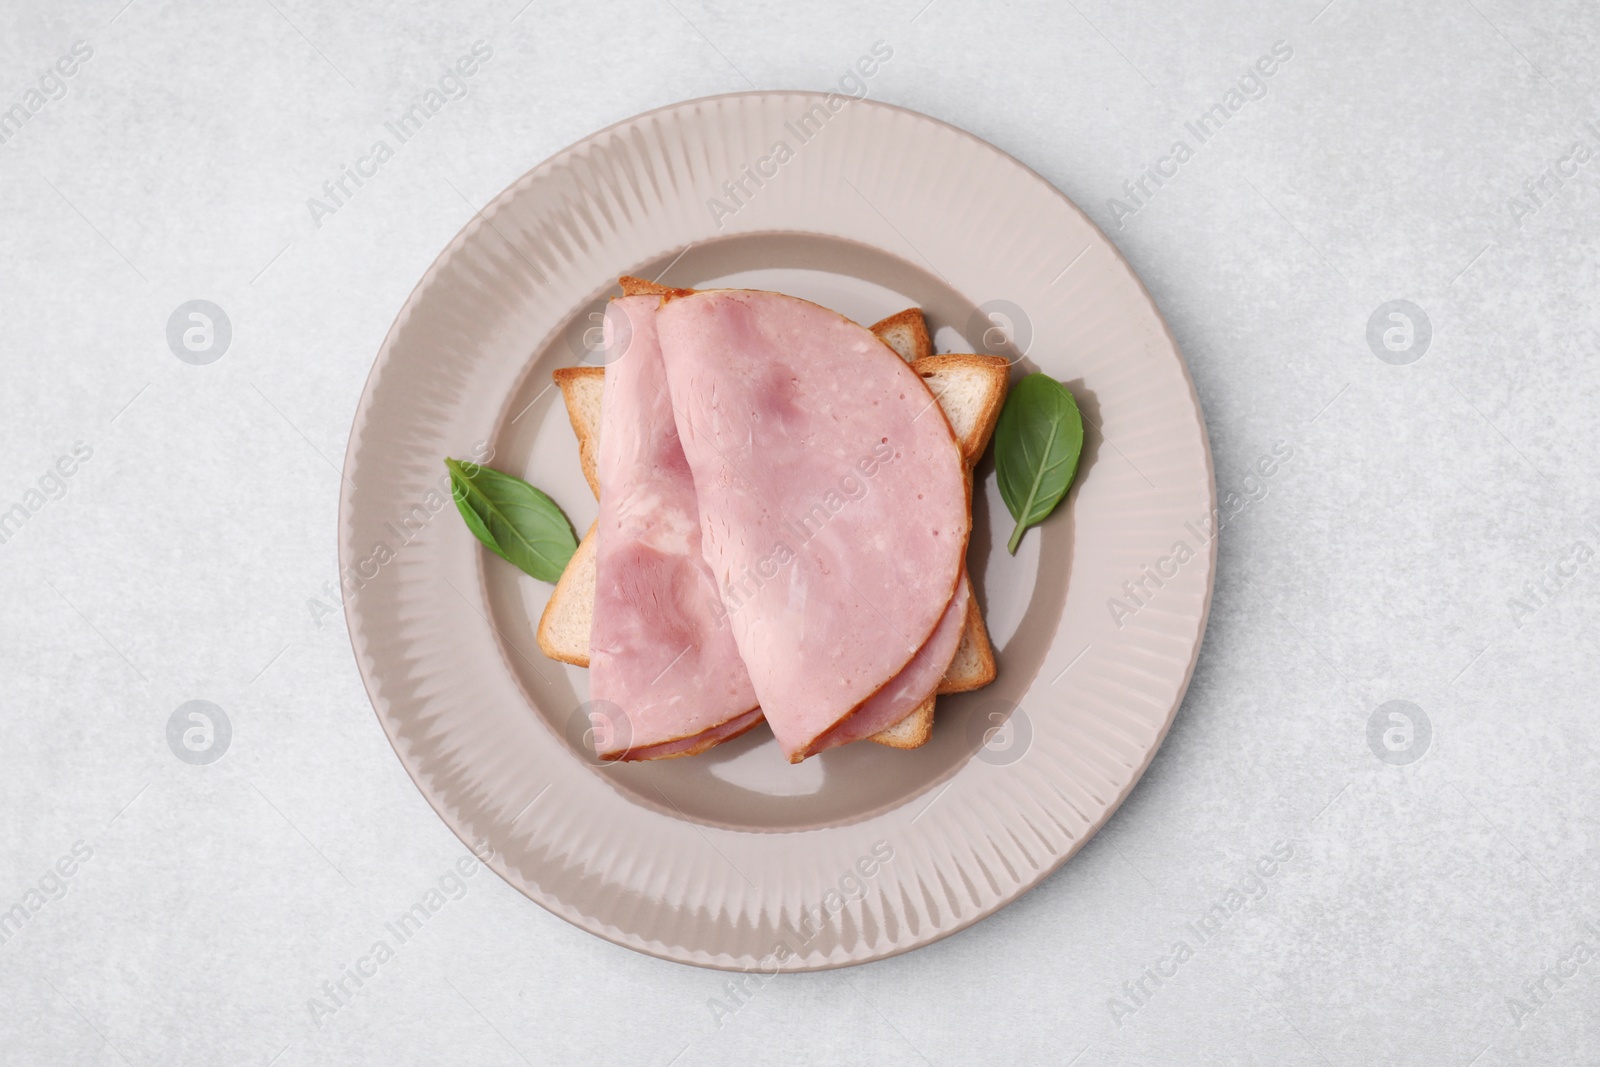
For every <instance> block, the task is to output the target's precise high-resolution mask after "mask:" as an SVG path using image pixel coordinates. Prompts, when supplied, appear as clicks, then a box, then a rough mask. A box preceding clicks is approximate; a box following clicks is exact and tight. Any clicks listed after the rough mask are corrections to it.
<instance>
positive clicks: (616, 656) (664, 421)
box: [589, 296, 760, 760]
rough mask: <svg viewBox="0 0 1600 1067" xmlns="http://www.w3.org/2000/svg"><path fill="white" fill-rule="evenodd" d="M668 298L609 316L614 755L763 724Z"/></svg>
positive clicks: (600, 549)
mask: <svg viewBox="0 0 1600 1067" xmlns="http://www.w3.org/2000/svg"><path fill="white" fill-rule="evenodd" d="M657 302H658V301H657V298H656V297H653V296H636V297H624V298H622V299H620V300H614V301H612V303H611V305H610V307H609V308H608V309H607V311H606V320H605V343H606V349H607V352H606V358H607V364H606V372H605V386H604V390H603V393H602V399H601V402H600V455H599V462H598V468H597V469H598V475H599V477H598V481H599V483H600V518H599V520H598V523H597V526H596V529H595V538H596V540H595V602H594V623H593V627H592V629H591V631H590V635H589V694H590V697H591V699H593V700H595V701H608V702H610V703H611V704H613V705H615V706H616V707H617V708H618V709H620V710H621V713H622V716H623V721H622V722H620V723H614V724H612V728H611V729H609V730H606V731H601V732H597V734H596V746H597V750H598V754H599V755H600V756H601V757H602V758H604V759H624V760H630V759H658V758H662V757H665V756H673V755H687V754H689V753H690V752H691V751H702V750H703V748H706V747H710V745H712V744H715V743H717V742H718V741H721V740H726V739H727V738H728V737H732V736H735V735H737V734H739V733H742V732H743V731H744V730H746V729H748V728H749V727H750V726H753V725H754V724H755V723H756V722H757V721H759V719H760V711H759V710H757V709H756V696H755V690H754V688H753V687H752V686H751V682H750V676H749V674H748V673H747V672H746V671H745V667H744V663H743V661H742V660H741V659H740V658H739V650H738V648H737V646H736V645H735V643H734V639H733V633H732V630H731V629H730V627H729V625H728V621H727V619H726V617H725V613H724V612H723V611H722V608H721V600H720V598H719V596H718V592H717V583H716V581H715V580H714V579H713V577H712V573H711V569H710V568H709V567H708V566H707V565H706V561H705V557H704V554H703V553H702V551H701V544H700V520H699V512H698V508H697V504H696V498H695V487H694V481H693V478H692V476H691V474H690V471H689V466H688V464H687V462H686V461H685V459H684V453H683V448H682V447H681V445H680V444H679V443H678V429H677V422H676V420H675V419H674V417H673V412H672V403H671V399H670V396H669V394H668V392H667V383H666V369H665V367H664V365H663V363H662V359H661V347H660V345H659V343H658V342H657V339H656V304H657ZM602 734H603V736H601V735H602Z"/></svg>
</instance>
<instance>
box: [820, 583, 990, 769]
mask: <svg viewBox="0 0 1600 1067" xmlns="http://www.w3.org/2000/svg"><path fill="white" fill-rule="evenodd" d="M969 591H970V586H968V585H967V583H966V582H960V583H958V584H957V586H956V595H955V596H953V597H951V598H950V604H949V606H947V607H946V608H945V609H944V614H943V615H942V616H940V617H939V625H938V626H936V627H934V630H933V634H932V636H930V637H929V638H928V640H927V641H926V642H924V643H923V646H922V647H921V648H919V649H918V650H917V654H916V655H915V656H912V657H911V662H910V663H908V664H906V666H905V669H904V670H902V671H901V672H900V673H899V674H897V675H895V676H894V678H893V679H892V680H891V681H890V682H889V684H888V685H886V686H884V687H883V688H882V689H880V690H878V691H877V692H876V693H874V694H872V696H871V697H869V698H868V699H867V700H866V701H865V702H864V703H863V704H862V705H861V706H860V707H858V708H856V710H855V711H853V712H851V713H850V714H849V715H847V716H845V717H844V718H843V719H840V720H839V721H838V722H837V723H835V724H834V725H833V727H832V728H830V729H829V730H828V731H827V732H826V733H824V734H823V735H822V736H821V737H818V738H817V739H816V740H815V741H813V742H812V743H811V744H810V746H809V747H808V749H807V754H808V755H809V754H811V753H815V752H822V751H824V750H825V749H830V748H835V747H837V746H839V745H848V744H849V743H850V742H852V741H859V740H861V739H862V738H863V737H871V736H872V735H873V734H875V733H877V732H878V731H879V730H887V729H888V728H889V727H891V726H893V725H894V724H895V723H897V722H899V721H900V720H901V719H903V718H905V717H906V716H907V715H910V714H911V713H912V712H913V711H916V710H917V706H918V705H920V704H921V703H922V702H923V701H924V700H927V699H928V698H929V697H930V696H932V695H933V694H934V691H935V690H936V689H938V688H939V683H940V681H942V680H943V679H944V674H945V671H947V670H949V669H950V661H951V660H953V659H955V658H956V648H957V647H958V646H959V645H960V644H961V631H962V630H963V629H965V628H966V625H967V600H968V593H969Z"/></svg>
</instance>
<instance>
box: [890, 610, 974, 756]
mask: <svg viewBox="0 0 1600 1067" xmlns="http://www.w3.org/2000/svg"><path fill="white" fill-rule="evenodd" d="M976 614H977V612H972V613H971V614H969V615H968V616H967V618H968V619H969V620H970V619H971V618H972V616H973V615H976ZM957 655H960V653H959V652H958V653H957ZM939 692H940V693H942V692H944V687H943V685H942V683H941V685H940V688H939ZM937 699H938V693H935V694H932V695H930V696H929V697H928V699H927V700H924V701H923V702H922V703H921V704H918V705H917V706H916V709H915V710H913V711H912V712H911V714H910V715H907V716H906V717H905V718H903V719H901V720H900V721H899V722H897V723H895V724H894V725H893V726H888V727H885V728H884V729H882V730H879V731H878V732H877V733H875V734H873V735H872V736H870V737H868V738H865V740H867V741H876V742H877V743H878V744H880V745H887V746H888V747H889V748H921V747H922V746H923V745H925V744H927V743H928V738H929V737H931V736H933V704H934V701H936V700H937Z"/></svg>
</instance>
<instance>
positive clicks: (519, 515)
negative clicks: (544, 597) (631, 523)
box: [444, 459, 578, 582]
mask: <svg viewBox="0 0 1600 1067" xmlns="http://www.w3.org/2000/svg"><path fill="white" fill-rule="evenodd" d="M444 465H445V466H446V467H448V468H449V470H450V495H451V496H453V497H454V498H455V501H456V508H457V509H458V510H459V511H460V512H461V518H462V520H463V521H464V522H466V524H467V529H469V530H471V531H472V535H473V536H474V537H476V538H477V539H478V540H479V541H482V542H483V543H484V545H485V546H486V547H487V548H488V549H489V551H491V552H493V553H494V554H495V555H497V556H499V557H500V558H502V559H505V560H509V561H510V562H511V563H513V564H515V565H516V566H518V567H520V568H522V569H523V570H524V571H526V572H528V573H529V574H531V575H533V576H534V577H535V578H537V579H539V580H540V581H541V582H554V581H556V580H557V579H558V578H560V577H561V572H562V571H563V570H564V569H565V568H566V566H567V561H568V560H569V559H571V558H572V554H573V553H574V552H576V551H577V550H578V539H577V537H576V535H574V534H573V532H572V523H570V522H568V521H567V516H566V515H565V514H564V513H563V512H562V510H561V508H560V507H558V506H557V505H556V502H555V501H554V500H551V499H550V498H549V497H547V496H545V495H544V494H543V493H541V492H540V491H539V490H537V489H535V488H534V487H533V486H531V485H529V484H528V483H527V482H525V481H523V480H522V479H521V478H514V477H512V476H511V475H509V474H502V473H501V472H499V471H497V470H491V469H490V468H488V467H480V466H478V465H477V464H476V463H462V462H460V461H459V460H454V459H447V460H445V461H444Z"/></svg>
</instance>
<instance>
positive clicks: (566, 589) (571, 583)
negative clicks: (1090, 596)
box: [537, 523, 960, 667]
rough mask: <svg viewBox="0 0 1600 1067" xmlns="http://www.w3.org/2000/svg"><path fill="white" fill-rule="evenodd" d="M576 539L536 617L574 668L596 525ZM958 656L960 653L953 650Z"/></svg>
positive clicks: (553, 652) (580, 650) (542, 635)
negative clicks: (574, 545) (552, 588)
mask: <svg viewBox="0 0 1600 1067" xmlns="http://www.w3.org/2000/svg"><path fill="white" fill-rule="evenodd" d="M598 525H599V524H598V523H590V524H589V532H588V533H586V534H584V535H583V540H582V541H579V542H578V550H577V551H576V552H574V553H573V554H572V558H571V559H570V560H568V561H567V569H566V570H564V571H562V572H561V580H560V581H558V582H556V588H555V592H553V593H551V594H550V602H549V603H548V604H546V605H545V606H544V614H543V615H540V616H539V629H538V631H537V636H538V639H539V648H540V649H541V650H542V651H543V652H544V654H545V655H547V656H549V657H550V658H551V659H554V660H560V661H561V662H562V663H570V664H572V665H573V666H575V667H587V666H588V665H589V630H590V628H591V626H592V624H593V622H594V583H595V579H594V545H595V536H594V532H595V528H596V527H597V526H598ZM956 655H957V656H959V655H960V653H959V652H957V653H956Z"/></svg>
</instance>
